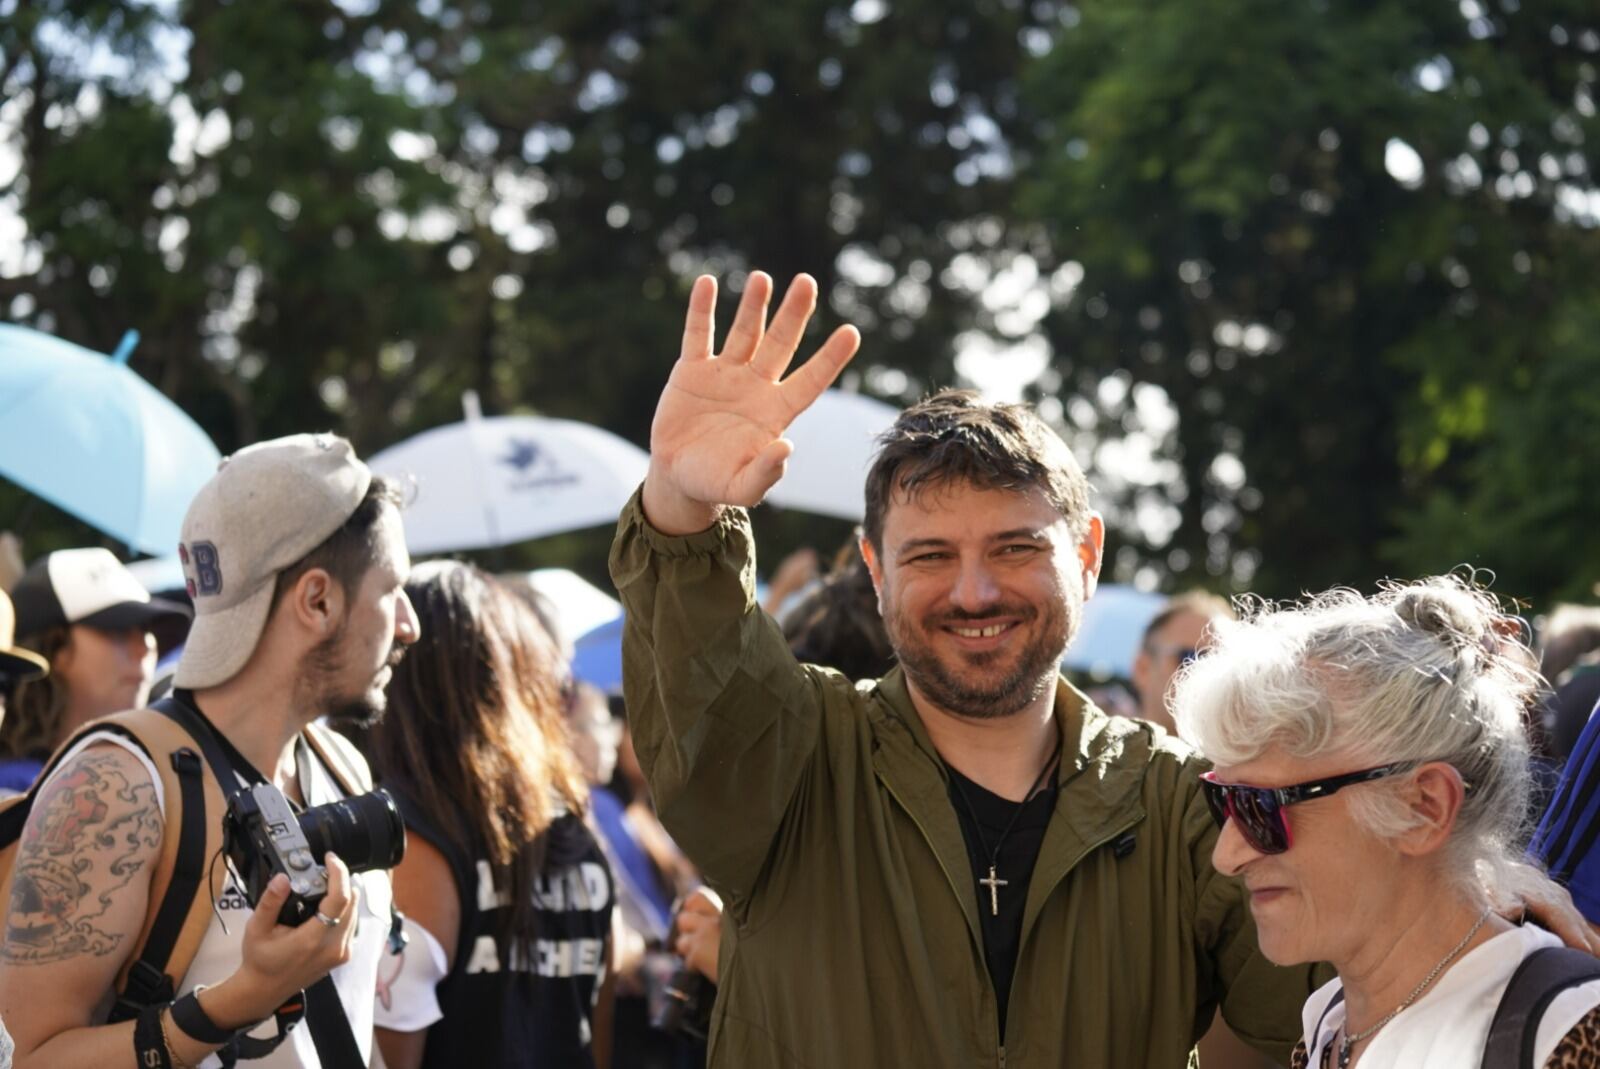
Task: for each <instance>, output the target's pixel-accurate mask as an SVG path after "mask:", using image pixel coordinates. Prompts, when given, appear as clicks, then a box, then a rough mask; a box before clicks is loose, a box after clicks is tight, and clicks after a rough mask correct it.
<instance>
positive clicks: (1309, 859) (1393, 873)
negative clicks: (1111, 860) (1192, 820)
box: [1211, 750, 1432, 965]
mask: <svg viewBox="0 0 1600 1069" xmlns="http://www.w3.org/2000/svg"><path fill="white" fill-rule="evenodd" d="M1372 763H1373V762H1371V761H1365V762H1363V760H1362V759H1361V758H1358V757H1351V756H1349V755H1341V754H1334V755H1330V756H1320V757H1317V758H1315V759H1301V758H1293V757H1289V756H1287V755H1285V754H1283V753H1282V752H1281V751H1277V750H1269V751H1268V752H1267V753H1266V754H1264V755H1262V756H1260V757H1257V758H1255V759H1254V760H1251V761H1248V762H1245V763H1244V764H1240V765H1233V766H1225V765H1219V766H1217V768H1216V769H1215V772H1216V775H1217V778H1218V779H1219V780H1221V781H1222V782H1224V783H1242V784H1249V785H1251V786H1256V787H1288V786H1293V785H1295V784H1300V783H1308V782H1311V781H1314V780H1322V779H1327V778H1330V777H1333V776H1338V775H1343V774H1345V773H1347V772H1351V771H1355V770H1358V769H1362V768H1366V767H1368V766H1369V765H1371V764H1372ZM1375 789H1381V788H1380V787H1378V785H1377V784H1358V785H1355V786H1351V787H1346V788H1344V789H1343V790H1341V791H1339V792H1338V793H1336V794H1332V795H1330V796H1328V797H1326V798H1318V799H1314V800H1312V801H1307V802H1301V803H1299V804H1297V805H1292V806H1289V807H1287V808H1286V809H1285V810H1284V813H1285V814H1286V815H1287V816H1288V820H1289V832H1290V842H1291V845H1290V847H1289V849H1288V850H1286V851H1284V852H1283V853H1281V854H1262V853H1260V852H1259V851H1257V850H1256V849H1254V848H1253V847H1251V846H1250V844H1249V843H1247V842H1246V841H1245V839H1244V837H1243V836H1242V835H1240V833H1239V829H1238V828H1237V827H1236V826H1235V824H1234V822H1233V821H1232V820H1231V819H1230V820H1229V821H1228V822H1227V823H1226V824H1224V825H1223V827H1222V831H1221V833H1220V834H1219V835H1218V837H1217V843H1216V846H1215V848H1214V849H1213V850H1212V853H1211V862H1212V865H1213V866H1214V867H1215V868H1216V870H1217V872H1219V873H1221V874H1222V875H1224V876H1237V877H1238V878H1239V879H1240V880H1242V881H1243V882H1244V885H1245V888H1246V890H1247V891H1248V892H1249V895H1250V912H1251V915H1252V916H1254V918H1255V922H1256V936H1257V938H1258V940H1259V941H1260V944H1261V952H1262V954H1264V955H1266V957H1267V959H1268V960H1269V961H1272V962H1275V963H1276V964H1279V965H1296V964H1300V963H1303V962H1311V961H1331V962H1333V963H1334V964H1335V965H1337V964H1339V963H1340V962H1348V961H1351V960H1354V959H1355V958H1356V957H1358V956H1359V954H1360V951H1361V949H1362V948H1363V947H1364V946H1365V945H1366V944H1367V943H1368V942H1369V941H1370V940H1371V939H1372V937H1373V932H1374V931H1380V930H1382V929H1383V924H1382V922H1383V920H1384V919H1385V918H1386V917H1387V916H1388V914H1389V911H1390V906H1391V904H1392V903H1394V902H1395V901H1398V900H1399V898H1400V896H1401V894H1402V889H1403V887H1404V885H1405V882H1406V881H1407V880H1413V879H1419V878H1432V877H1431V876H1429V875H1427V873H1428V872H1429V870H1428V869H1425V868H1423V867H1422V866H1420V865H1419V864H1418V863H1416V861H1415V859H1414V858H1408V857H1407V856H1406V855H1405V854H1404V853H1402V852H1401V851H1400V850H1397V849H1396V848H1395V846H1394V845H1392V844H1390V843H1387V842H1385V841H1384V840H1382V839H1380V838H1379V837H1378V836H1377V835H1375V834H1373V833H1372V832H1371V831H1369V830H1367V829H1366V828H1365V827H1364V826H1363V825H1361V824H1360V823H1359V822H1358V821H1357V819H1356V817H1355V815H1354V814H1353V813H1352V812H1351V810H1350V803H1351V800H1352V799H1353V798H1354V797H1355V796H1356V793H1357V792H1359V791H1370V790H1375ZM1352 874H1359V878H1352Z"/></svg>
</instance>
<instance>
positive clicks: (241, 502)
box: [0, 435, 417, 1069]
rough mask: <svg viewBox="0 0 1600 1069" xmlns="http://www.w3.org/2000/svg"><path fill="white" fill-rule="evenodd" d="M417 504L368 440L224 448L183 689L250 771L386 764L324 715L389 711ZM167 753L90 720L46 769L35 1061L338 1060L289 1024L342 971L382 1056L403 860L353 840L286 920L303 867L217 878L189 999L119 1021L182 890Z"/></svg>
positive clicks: (32, 849)
mask: <svg viewBox="0 0 1600 1069" xmlns="http://www.w3.org/2000/svg"><path fill="white" fill-rule="evenodd" d="M398 503H399V498H398V494H397V493H396V492H395V490H394V488H393V487H392V486H391V485H390V484H388V483H386V482H385V481H384V480H383V479H382V478H380V477H377V476H374V475H372V474H371V472H369V471H368V469H367V467H366V465H365V464H363V463H361V462H360V461H359V460H357V459H356V457H355V455H354V453H353V452H352V450H351V447H350V444H349V443H348V442H346V441H344V440H343V439H341V438H337V437H334V436H332V435H296V436H292V437H289V438H282V439H278V440H275V441H271V442H264V443H261V444H259V445H255V446H251V447H249V448H247V449H243V450H241V451H239V452H238V453H237V454H235V455H233V456H232V457H230V458H227V459H225V460H224V461H223V462H222V465H221V466H220V467H219V469H218V471H217V474H216V475H215V476H213V477H212V479H211V480H210V482H208V483H207V484H206V485H205V486H204V487H203V488H202V489H201V490H200V492H199V494H198V495H197V496H196V497H195V500H194V502H193V503H192V504H191V505H190V507H189V511H188V514H187V516H186V517H185V519H184V524H183V535H182V538H183V541H182V544H181V545H180V546H179V556H180V559H181V560H182V562H183V566H184V574H185V578H186V580H187V587H188V592H189V594H190V596H191V597H192V598H193V599H194V605H195V617H194V626H193V629H192V630H191V632H190V635H189V640H188V644H187V645H186V646H185V648H184V653H183V656H182V659H181V660H180V661H179V664H178V668H177V674H176V677H175V680H174V684H175V690H174V695H173V698H174V701H175V702H176V703H178V704H179V705H180V706H182V708H183V710H184V712H185V715H188V714H191V713H192V714H193V719H191V720H190V721H189V722H190V723H193V724H197V725H200V726H201V732H202V734H208V735H209V736H210V737H211V739H213V740H214V741H215V742H216V743H218V744H219V746H218V747H215V748H214V750H215V749H220V750H221V751H222V753H223V754H225V755H226V761H227V763H228V764H229V765H231V766H232V770H233V771H234V773H235V775H236V776H237V779H238V783H239V785H250V784H258V783H271V784H275V785H276V786H277V787H278V788H280V789H281V790H282V791H283V793H284V794H285V795H286V796H287V797H288V798H289V799H290V800H291V802H293V803H296V804H299V805H303V806H311V805H322V804H326V803H329V802H333V801H336V800H338V799H339V798H340V797H342V796H344V795H345V793H346V791H345V790H344V789H343V788H342V787H341V783H348V782H349V781H350V778H351V777H350V771H351V769H356V770H357V771H358V773H359V776H360V777H365V775H366V766H365V764H364V763H363V762H362V761H361V759H360V757H359V756H357V755H356V754H355V752H354V750H353V749H352V748H350V747H349V746H348V744H343V743H342V742H336V741H332V739H333V733H331V732H326V731H321V730H318V729H317V728H316V727H315V725H314V722H315V721H317V720H319V719H320V718H324V717H326V718H329V719H333V720H339V719H345V720H351V721H355V722H370V721H372V720H375V719H376V718H377V717H379V716H381V715H382V712H383V705H384V686H385V684H386V683H387V682H388V680H389V676H390V673H391V669H392V667H393V665H394V664H395V663H396V662H397V660H398V657H399V655H400V653H401V652H402V651H403V649H404V647H405V646H406V645H407V644H409V643H411V642H412V641H414V640H415V639H416V637H417V620H416V615H415V613H414V612H413V611H412V608H411V605H410V603H409V602H408V601H407V599H406V595H405V592H404V590H403V584H404V582H405V579H406V577H407V574H408V573H409V570H410V560H409V558H408V556H407V554H406V549H405V543H404V539H403V537H402V531H401V524H400V516H399V512H398V508H397V506H398ZM147 712H153V711H147ZM135 715H138V714H135ZM154 715H160V714H154ZM167 758H168V755H167V754H165V753H155V754H152V753H147V752H142V748H141V747H140V746H138V745H135V744H133V743H131V742H130V741H129V740H128V739H127V738H125V737H124V736H122V735H118V734H113V733H109V732H107V733H101V734H90V735H88V736H87V737H80V738H79V739H78V740H76V741H74V742H69V743H68V749H67V752H66V753H65V755H63V756H62V757H61V758H60V759H58V760H57V761H55V763H54V764H53V766H52V769H51V771H49V772H48V773H47V774H46V778H45V780H44V782H43V784H42V785H41V787H40V789H39V792H38V794H37V795H36V797H35V800H34V804H33V807H32V810H31V812H30V813H29V815H28V819H27V824H26V825H25V827H24V830H23V832H22V837H21V840H20V844H19V847H18V851H17V854H16V856H15V860H14V863H13V867H12V870H11V878H10V881H9V883H10V886H9V903H8V908H7V914H6V933H5V942H4V946H3V949H0V1016H3V1017H4V1018H5V1020H6V1021H7V1022H8V1024H10V1025H11V1028H12V1032H13V1034H14V1036H15V1039H16V1043H17V1051H16V1065H17V1066H18V1067H29V1066H49V1067H51V1069H58V1067H75V1066H83V1067H93V1069H118V1067H123V1066H129V1067H132V1066H146V1065H148V1066H168V1065H170V1066H204V1067H206V1069H210V1067H212V1066H218V1065H223V1064H233V1060H234V1059H238V1061H239V1063H240V1064H243V1065H249V1066H252V1067H255V1066H261V1067H272V1069H277V1067H280V1066H281V1067H318V1069H320V1067H322V1066H324V1065H327V1066H329V1067H330V1069H331V1067H332V1066H333V1064H334V1061H333V1060H329V1055H328V1054H327V1052H326V1049H324V1048H323V1044H322V1038H325V1036H324V1037H322V1038H319V1037H318V1036H316V1035H312V1034H308V1033H310V1032H314V1031H315V1029H314V1028H307V1027H290V1028H287V1029H284V1028H283V1027H282V1025H283V1024H284V1022H285V1020H286V1018H287V1016H288V1011H287V1010H286V1008H287V1007H292V1006H293V1005H294V1004H295V997H296V996H297V995H298V994H299V993H300V992H301V991H302V990H303V989H307V988H311V987H313V985H315V984H317V982H318V981H320V980H321V979H322V978H323V977H324V976H328V975H330V974H331V977H332V980H333V986H334V988H335V989H336V991H337V995H338V999H337V1004H338V1007H342V1011H341V1012H342V1015H343V1016H344V1018H345V1019H346V1020H347V1021H348V1022H349V1034H350V1037H353V1039H354V1046H355V1047H357V1048H359V1050H358V1052H353V1053H356V1054H358V1056H359V1059H360V1060H361V1063H362V1064H365V1062H366V1060H369V1059H370V1058H371V1056H372V1007H373V1000H374V989H375V984H376V976H377V968H378V964H379V960H380V957H381V955H382V953H383V948H384V944H385V936H386V934H387V932H388V930H389V926H390V920H391V912H390V900H391V894H390V889H389V882H388V875H387V873H384V872H368V873H364V874H362V875H359V876H354V877H352V876H351V875H350V873H349V871H348V869H347V868H346V866H345V865H344V863H343V862H341V861H340V860H339V859H338V858H337V857H335V856H334V855H333V854H328V855H327V856H326V858H324V859H319V860H323V861H324V862H325V864H326V865H327V870H328V893H327V895H326V897H325V898H324V899H323V900H322V902H321V903H320V905H319V907H318V911H317V913H316V914H315V915H314V916H312V917H310V918H308V919H307V920H306V921H305V922H304V923H302V924H300V925H298V926H295V927H291V926H288V925H281V924H278V923H277V917H278V914H279V910H280V908H281V907H282V906H283V905H284V902H285V900H286V899H287V897H288V881H287V879H286V878H285V877H283V876H282V875H279V876H278V877H276V878H275V879H274V880H273V881H272V882H271V883H270V884H268V886H267V888H266V890H265V891H264V892H263V893H262V894H261V896H260V900H259V902H258V903H257V904H256V905H255V907H254V909H253V910H252V909H251V906H250V903H249V902H248V901H247V900H246V898H245V896H244V895H243V894H242V893H241V891H240V890H239V888H238V887H237V886H236V885H235V883H234V881H233V880H232V879H231V878H226V879H221V880H215V879H214V880H212V881H211V887H212V889H213V891H214V892H215V893H216V902H215V907H216V908H215V910H212V908H211V903H210V902H209V901H207V902H205V903H204V908H205V909H206V911H208V912H214V914H215V916H214V917H212V918H211V919H210V921H209V925H210V926H209V928H206V929H205V931H204V935H203V938H201V939H200V941H199V943H198V949H197V950H195V951H194V953H193V957H192V961H190V962H189V963H188V964H187V966H186V967H185V968H183V969H182V970H181V973H180V972H178V971H177V970H174V973H175V974H174V975H172V976H171V981H172V990H171V992H170V994H169V995H168V997H171V996H172V995H175V996H177V997H176V998H175V999H174V1000H173V1001H172V1002H170V1003H165V1002H159V1001H158V1002H157V1003H156V1004H155V1005H153V1006H151V1005H145V1006H144V1007H143V1008H142V1009H140V1010H139V1012H138V1019H137V1020H135V1021H131V1022H130V1021H122V1022H120V1023H115V1024H107V1023H105V1022H106V1021H107V1019H108V1012H109V1011H108V1006H110V1005H111V1004H112V1002H113V1001H114V1000H115V999H116V998H118V997H119V996H120V997H121V998H122V1000H123V1001H122V1003H121V1005H122V1006H126V1005H127V1003H128V1002H129V1001H131V999H130V998H129V995H128V990H129V989H128V987H127V986H126V981H125V980H124V979H123V976H124V973H125V971H126V969H127V966H128V964H129V963H130V962H131V961H133V960H134V955H135V954H136V953H137V952H138V951H139V949H140V945H141V942H142V941H143V940H144V939H146V938H148V933H149V927H150V918H151V917H152V916H153V915H154V913H155V911H156V909H157V905H158V900H159V899H160V897H161V896H162V895H163V894H164V892H165V891H166V886H165V881H164V880H163V879H160V878H158V877H157V876H156V872H157V870H158V868H160V865H159V864H158V862H159V861H160V859H161V858H162V853H163V840H164V838H165V837H171V836H175V835H177V833H178V828H177V827H176V826H175V825H174V824H173V823H171V822H169V821H168V820H167V819H166V813H167V808H166V803H165V800H164V798H163V796H162V795H163V782H164V781H163V775H162V773H161V772H158V770H157V768H156V764H155V762H156V761H165V760H167ZM341 769H342V771H341ZM169 775H170V774H169ZM228 789H229V790H232V789H235V785H228ZM220 818H221V814H220V813H210V812H208V813H207V820H208V821H212V820H220ZM208 860H209V859H208ZM218 888H220V890H219V889H218ZM206 893H207V892H206V890H205V888H204V887H202V889H201V894H202V895H206ZM174 964H176V959H174ZM326 988H327V985H325V984H323V985H320V986H318V987H317V988H316V990H318V991H322V990H325V989H326ZM324 1005H326V1003H324ZM119 1008H120V1007H119ZM315 1009H316V1006H315V1005H310V1006H309V1007H308V1009H307V1012H308V1013H311V1012H312V1011H314V1010H315ZM111 1016H113V1018H114V1016H115V1015H111ZM315 1019H316V1017H315V1016H314V1017H313V1020H315ZM219 1048H223V1049H221V1050H219ZM319 1050H323V1053H322V1054H320V1055H319Z"/></svg>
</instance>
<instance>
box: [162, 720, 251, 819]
mask: <svg viewBox="0 0 1600 1069" xmlns="http://www.w3.org/2000/svg"><path fill="white" fill-rule="evenodd" d="M150 708H152V709H154V710H155V711H156V712H158V713H161V714H162V715H163V716H166V717H168V718H169V719H172V720H175V721H177V723H178V726H179V727H181V728H183V730H184V731H186V732H188V733H189V737H190V738H192V739H194V741H195V745H196V746H198V747H200V753H201V754H203V755H204V756H205V759H206V764H208V765H210V766H211V774H212V775H213V776H216V777H217V785H218V786H220V787H221V788H222V796H223V797H224V798H232V797H233V796H234V795H235V794H237V793H238V792H239V775H238V773H237V772H236V771H235V770H234V767H233V762H232V761H229V760H228V755H227V754H226V753H225V752H223V749H222V745H221V744H220V743H218V742H217V736H216V732H215V731H213V730H212V727H211V723H210V722H209V721H208V720H206V719H205V718H204V717H202V716H201V715H200V714H199V713H197V712H195V711H194V710H193V709H191V708H190V707H189V705H188V703H187V702H183V701H179V700H178V699H177V697H175V696H174V697H166V698H162V699H161V700H160V701H158V702H152V703H151V705H150Z"/></svg>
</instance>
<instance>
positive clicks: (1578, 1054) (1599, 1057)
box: [1289, 1006, 1600, 1069]
mask: <svg viewBox="0 0 1600 1069" xmlns="http://www.w3.org/2000/svg"><path fill="white" fill-rule="evenodd" d="M1331 1053H1333V1051H1332V1048H1329V1050H1327V1051H1325V1052H1324V1055H1326V1054H1331ZM1322 1064H1323V1065H1324V1066H1326V1065H1327V1064H1328V1059H1327V1058H1326V1057H1324V1058H1323V1059H1322ZM1289 1069H1311V1055H1310V1054H1309V1053H1307V1051H1306V1041H1305V1040H1303V1039H1302V1040H1301V1041H1300V1042H1298V1043H1296V1044H1295V1045H1294V1052H1293V1053H1292V1054H1290V1055H1289ZM1544 1069H1600V1006H1596V1007H1595V1008H1594V1009H1592V1010H1590V1011H1589V1012H1588V1014H1586V1015H1585V1016H1584V1018H1583V1019H1582V1020H1581V1021H1579V1022H1578V1023H1577V1024H1575V1025H1573V1026H1572V1028H1571V1030H1570V1031H1568V1032H1567V1034H1566V1035H1564V1036H1562V1037H1561V1042H1559V1043H1557V1044H1556V1049H1555V1050H1553V1051H1551V1052H1550V1058H1549V1060H1548V1061H1546V1062H1545V1063H1544Z"/></svg>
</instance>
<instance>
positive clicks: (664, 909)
mask: <svg viewBox="0 0 1600 1069" xmlns="http://www.w3.org/2000/svg"><path fill="white" fill-rule="evenodd" d="M609 704H610V708H611V712H612V714H613V716H614V718H615V723H616V724H617V725H618V726H619V727H620V729H621V730H620V732H619V735H618V746H617V755H616V768H615V773H614V775H613V776H612V777H611V782H610V783H608V784H604V785H599V786H596V787H595V789H594V791H593V795H592V797H593V801H594V810H593V819H594V823H595V826H596V827H597V828H598V829H599V831H600V834H601V841H602V843H603V845H604V847H605V851H606V856H607V857H608V858H609V859H611V862H612V866H613V869H614V871H615V872H616V877H617V903H618V910H619V911H620V913H621V914H622V922H623V923H622V927H623V928H624V929H625V931H624V934H623V935H622V938H621V939H620V940H619V946H620V947H621V949H620V950H619V954H618V967H617V1000H616V1022H617V1031H616V1042H617V1048H616V1059H617V1065H618V1066H619V1067H623V1069H678V1067H682V1066H687V1065H690V1064H703V1062H704V1052H703V1048H701V1047H700V1046H699V1045H698V1043H697V1042H695V1041H694V1040H693V1038H692V1037H683V1036H680V1035H676V1034H673V1035H668V1034H666V1033H664V1032H662V1031H660V1030H659V1029H657V1028H655V1027H654V1025H655V1022H657V1021H659V1020H660V1015H661V1011H662V1010H663V1008H664V1006H665V1005H666V999H667V998H668V995H667V990H666V989H667V985H668V983H669V981H670V980H671V978H672V976H673V975H674V973H675V972H676V969H677V965H678V963H677V961H676V959H675V955H674V954H673V947H672V943H673V935H674V932H673V925H672V921H673V914H674V903H677V902H681V901H683V900H684V897H685V896H687V895H689V894H690V893H691V892H693V891H694V890H695V889H697V888H698V887H699V886H700V874H699V872H698V871H696V869H695V867H694V865H693V864H691V863H690V861H689V859H688V858H686V857H685V856H684V854H683V851H682V850H680V849H678V844H677V843H676V842H674V841H673V838H672V836H671V835H670V834H668V832H667V830H666V829H665V828H664V827H662V826H661V821H660V819H659V818H658V817H657V816H656V811H655V805H654V804H653V803H652V802H651V799H650V788H649V786H648V785H647V784H646V783H645V781H644V773H643V772H642V771H641V770H640V768H639V758H638V755H637V754H636V753H635V752H634V749H633V737H632V734H631V732H629V730H628V727H627V716H626V710H625V708H624V706H623V702H622V699H621V698H620V697H613V698H611V699H610V703H609ZM696 1058H698V1059H699V1063H696V1062H695V1059H696Z"/></svg>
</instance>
